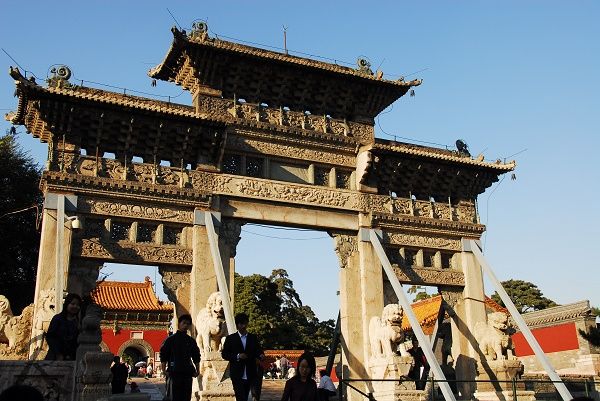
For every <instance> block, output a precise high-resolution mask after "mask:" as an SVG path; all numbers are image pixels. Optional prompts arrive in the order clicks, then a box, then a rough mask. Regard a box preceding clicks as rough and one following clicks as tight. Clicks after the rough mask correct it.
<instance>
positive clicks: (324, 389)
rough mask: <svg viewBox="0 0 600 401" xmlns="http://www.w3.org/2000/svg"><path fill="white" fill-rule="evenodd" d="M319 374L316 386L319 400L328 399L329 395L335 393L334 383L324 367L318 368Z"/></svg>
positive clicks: (327, 400)
mask: <svg viewBox="0 0 600 401" xmlns="http://www.w3.org/2000/svg"><path fill="white" fill-rule="evenodd" d="M319 375H320V376H321V379H320V380H319V385H318V386H317V393H318V396H319V400H320V401H329V397H330V396H335V395H337V390H336V388H335V384H333V381H332V380H331V377H329V373H328V372H327V371H326V370H325V369H321V370H319Z"/></svg>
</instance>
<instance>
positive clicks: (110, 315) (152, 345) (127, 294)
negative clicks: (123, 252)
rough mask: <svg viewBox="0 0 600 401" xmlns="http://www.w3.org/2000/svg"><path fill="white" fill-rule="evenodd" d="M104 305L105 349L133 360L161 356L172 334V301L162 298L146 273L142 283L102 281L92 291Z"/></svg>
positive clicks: (103, 338)
mask: <svg viewBox="0 0 600 401" xmlns="http://www.w3.org/2000/svg"><path fill="white" fill-rule="evenodd" d="M92 298H93V299H94V301H95V302H96V303H97V304H98V305H100V306H102V308H103V310H104V315H103V318H102V323H101V328H102V344H101V346H102V349H103V350H104V351H109V352H111V353H113V354H114V355H120V356H122V357H124V358H125V359H128V360H131V361H132V362H133V363H137V362H139V361H145V362H152V361H158V360H160V358H159V356H158V352H159V349H160V345H161V344H162V342H163V341H164V339H165V338H167V336H168V335H169V325H170V323H171V319H172V318H173V305H172V304H171V303H164V302H162V301H159V300H158V298H157V297H156V294H155V292H154V289H153V287H152V281H150V278H149V277H146V279H145V280H144V282H143V283H129V282H122V281H102V282H99V283H98V285H97V287H96V290H95V291H94V292H93V293H92Z"/></svg>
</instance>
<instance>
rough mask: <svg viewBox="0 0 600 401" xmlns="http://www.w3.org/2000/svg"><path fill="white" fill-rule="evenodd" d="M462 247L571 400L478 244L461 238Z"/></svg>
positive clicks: (549, 373)
mask: <svg viewBox="0 0 600 401" xmlns="http://www.w3.org/2000/svg"><path fill="white" fill-rule="evenodd" d="M465 245H466V246H465ZM463 248H465V251H467V252H469V251H470V252H472V253H473V255H475V258H476V259H477V261H478V262H479V264H480V265H481V267H482V268H483V271H484V272H486V273H487V274H488V277H489V278H490V281H491V282H492V284H493V285H494V287H495V288H496V291H497V292H498V295H500V298H501V299H502V302H504V306H506V309H508V311H509V312H510V314H511V315H512V317H513V319H514V320H515V322H516V323H517V326H518V327H519V329H520V330H521V333H523V336H524V337H525V339H526V340H527V343H529V346H530V347H531V349H533V352H534V353H535V356H536V357H537V359H538V361H540V363H541V365H542V367H543V368H544V370H545V371H546V373H547V374H548V377H550V380H552V382H553V383H554V386H555V387H556V390H557V391H558V392H559V394H560V396H561V397H562V399H563V400H564V401H569V400H571V399H572V398H573V396H571V393H570V392H569V390H568V389H567V386H565V384H564V383H563V381H562V380H561V379H560V377H559V376H558V374H556V371H555V370H554V368H553V367H552V365H551V364H550V361H549V360H548V358H547V357H546V354H545V353H544V351H543V350H542V347H540V344H539V343H538V342H537V340H536V339H535V337H534V336H533V334H532V333H531V330H530V329H529V327H527V323H525V320H524V319H523V317H522V316H521V314H520V313H519V311H518V310H517V308H516V306H515V304H514V303H513V302H512V300H511V299H510V297H509V296H508V294H507V293H506V291H505V290H504V288H503V287H502V284H501V283H500V280H498V278H497V277H496V275H495V274H494V272H493V270H492V267H491V266H490V265H489V264H488V263H487V260H486V259H485V257H484V256H483V253H482V252H481V249H479V245H477V243H476V242H475V241H474V240H463Z"/></svg>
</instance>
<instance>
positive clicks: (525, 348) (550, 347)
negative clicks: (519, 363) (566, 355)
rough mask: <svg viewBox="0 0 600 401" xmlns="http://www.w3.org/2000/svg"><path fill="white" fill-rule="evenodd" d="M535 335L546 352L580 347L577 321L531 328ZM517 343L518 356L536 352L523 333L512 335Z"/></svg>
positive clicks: (515, 343)
mask: <svg viewBox="0 0 600 401" xmlns="http://www.w3.org/2000/svg"><path fill="white" fill-rule="evenodd" d="M531 332H532V333H533V336H534V337H535V339H536V340H537V341H538V343H539V344H540V347H542V350H543V351H544V352H546V353H549V352H559V351H569V350H577V349H579V340H578V339H577V328H576V327H575V323H565V324H559V325H556V326H552V327H543V328H540V329H533V330H531ZM512 340H513V343H514V345H515V354H516V355H517V356H529V355H533V354H534V352H533V350H532V349H531V347H530V346H529V344H527V341H526V340H525V337H524V336H523V333H521V332H519V333H515V334H514V335H513V336H512Z"/></svg>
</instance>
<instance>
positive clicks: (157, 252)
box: [74, 238, 192, 265]
mask: <svg viewBox="0 0 600 401" xmlns="http://www.w3.org/2000/svg"><path fill="white" fill-rule="evenodd" d="M74 255H75V256H79V257H82V258H94V259H103V260H115V261H118V262H121V263H132V264H136V263H140V262H144V263H155V264H173V265H191V264H192V250H191V249H186V248H181V247H176V246H170V245H162V246H157V245H147V244H143V245H142V244H134V243H129V242H126V241H119V242H112V241H106V240H102V239H98V238H94V239H81V240H80V241H77V242H76V244H75V247H74Z"/></svg>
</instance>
